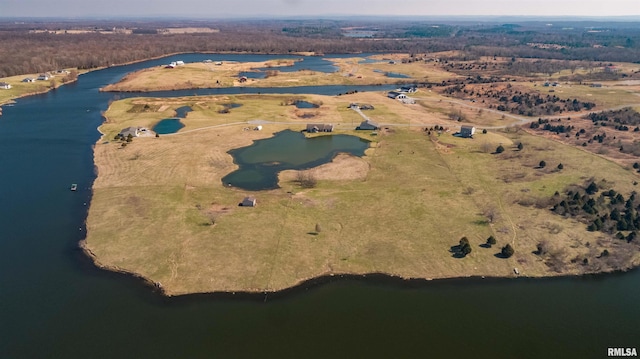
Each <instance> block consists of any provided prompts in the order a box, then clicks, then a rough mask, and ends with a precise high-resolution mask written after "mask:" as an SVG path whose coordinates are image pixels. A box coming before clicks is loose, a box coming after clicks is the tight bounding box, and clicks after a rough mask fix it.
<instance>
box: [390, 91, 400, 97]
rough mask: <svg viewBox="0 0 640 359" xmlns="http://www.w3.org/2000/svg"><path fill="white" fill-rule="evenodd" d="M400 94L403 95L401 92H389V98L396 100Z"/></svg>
mask: <svg viewBox="0 0 640 359" xmlns="http://www.w3.org/2000/svg"><path fill="white" fill-rule="evenodd" d="M400 94H401V92H398V91H389V92H387V97H388V98H393V99H395V98H397V97H398V96H400Z"/></svg>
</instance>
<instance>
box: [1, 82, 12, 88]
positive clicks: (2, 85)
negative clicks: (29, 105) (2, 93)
mask: <svg viewBox="0 0 640 359" xmlns="http://www.w3.org/2000/svg"><path fill="white" fill-rule="evenodd" d="M10 88H11V85H10V84H8V83H6V82H0V89H5V90H8V89H10Z"/></svg>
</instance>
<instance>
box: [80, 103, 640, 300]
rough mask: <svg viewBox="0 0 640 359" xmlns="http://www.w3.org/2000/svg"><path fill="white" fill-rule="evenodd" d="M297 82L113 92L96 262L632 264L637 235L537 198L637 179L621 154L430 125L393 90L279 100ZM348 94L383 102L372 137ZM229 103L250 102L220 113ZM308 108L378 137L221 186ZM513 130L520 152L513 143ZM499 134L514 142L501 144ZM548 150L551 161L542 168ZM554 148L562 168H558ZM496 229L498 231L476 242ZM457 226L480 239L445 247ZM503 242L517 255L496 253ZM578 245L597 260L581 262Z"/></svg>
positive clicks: (211, 269)
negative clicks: (541, 248)
mask: <svg viewBox="0 0 640 359" xmlns="http://www.w3.org/2000/svg"><path fill="white" fill-rule="evenodd" d="M423 96H425V97H428V96H431V95H428V94H423ZM291 97H296V96H293V95H290V96H288V95H273V96H268V95H243V96H215V97H214V96H211V97H187V98H177V99H143V98H138V99H127V100H122V101H117V102H114V103H113V104H112V105H111V107H110V109H109V110H108V111H107V113H106V117H107V119H108V120H107V121H106V123H105V124H104V125H103V126H101V128H100V130H101V132H102V133H104V136H103V138H102V139H101V140H100V141H99V142H98V143H97V144H96V146H95V153H94V156H95V163H96V166H97V171H98V177H97V179H96V181H95V184H94V194H93V199H92V203H91V208H90V210H89V217H88V219H87V230H88V233H87V239H86V243H85V247H86V248H87V250H88V251H90V252H91V253H93V254H94V255H95V260H96V262H97V263H98V264H99V265H101V266H104V267H107V268H110V269H116V270H121V271H125V272H132V273H136V274H139V275H141V276H143V277H144V278H147V279H149V280H150V281H153V282H156V283H160V285H161V286H162V288H163V289H164V290H165V292H166V293H167V294H168V295H180V294H185V293H194V292H213V291H276V290H280V289H284V288H288V287H291V286H294V285H296V284H297V283H299V282H301V281H304V280H307V279H310V278H314V277H317V276H321V275H331V274H342V273H354V274H365V273H372V272H382V273H388V274H391V275H394V276H399V277H403V278H428V279H435V278H450V277H466V276H501V277H506V276H513V275H514V268H518V271H519V273H520V274H521V275H524V276H532V277H539V276H550V275H560V274H581V273H585V272H598V271H607V270H611V269H614V268H618V267H616V266H618V265H621V266H622V267H626V266H629V265H632V264H635V265H637V264H638V260H639V259H640V254H639V253H640V252H638V248H637V245H633V244H631V245H626V244H625V243H624V241H619V240H613V239H611V238H609V237H608V236H607V235H604V234H602V233H600V232H587V231H586V225H585V224H584V223H581V222H579V221H577V220H574V219H567V218H564V217H560V216H556V215H554V214H552V213H551V212H550V211H549V210H548V209H547V208H544V205H541V204H543V202H544V200H545V199H548V198H549V197H550V196H552V195H553V194H554V192H555V191H562V190H563V189H564V188H565V187H566V186H567V185H569V184H576V183H577V184H581V183H583V182H584V181H585V180H586V179H588V178H590V177H595V178H598V179H607V181H609V182H608V183H610V184H611V185H612V186H615V188H616V189H617V190H618V191H620V192H622V193H625V194H628V193H630V192H631V191H632V190H634V189H635V187H634V185H633V183H634V181H635V180H637V176H636V174H635V173H633V172H632V171H629V170H626V169H624V168H623V167H621V166H619V165H618V164H616V163H613V162H611V161H608V160H606V159H603V158H601V157H598V156H594V155H592V154H590V153H587V152H585V151H581V150H579V149H576V148H574V147H571V146H567V145H564V144H561V143H558V142H555V141H551V140H549V139H545V138H542V137H535V136H532V135H530V134H527V133H526V132H524V131H520V130H517V129H509V131H489V133H487V134H481V133H480V134H477V135H476V136H475V138H473V139H463V138H456V137H453V136H452V135H451V132H453V131H451V132H444V133H441V134H437V133H435V132H434V133H432V134H431V136H428V135H427V134H426V132H425V131H423V126H427V125H432V124H443V125H447V124H452V123H455V124H456V126H457V125H458V124H459V123H458V122H452V121H451V120H448V119H446V118H443V115H442V114H438V113H437V112H433V111H431V110H430V109H429V108H426V107H425V106H421V105H419V104H415V105H404V104H401V103H400V102H397V101H394V100H391V99H388V98H386V96H385V94H384V93H358V94H353V95H346V96H335V97H329V96H311V95H308V96H299V95H297V97H300V98H304V99H306V100H308V101H312V102H315V103H318V104H320V107H319V108H317V109H306V110H304V111H306V112H309V113H311V114H313V117H312V118H311V119H308V118H307V119H304V118H302V117H300V116H301V113H300V111H301V110H299V109H296V108H295V107H294V106H290V105H289V106H287V105H283V104H284V103H286V102H287V101H288V100H290V99H291ZM351 102H357V103H368V104H372V105H374V106H375V109H374V110H371V111H365V113H366V114H367V115H368V116H370V117H371V118H372V119H374V120H376V121H379V122H380V123H383V124H385V125H384V127H386V128H388V129H386V130H382V131H379V132H378V134H377V136H371V134H370V131H353V128H354V125H357V124H358V123H359V122H360V121H361V120H362V119H361V117H360V116H359V115H358V114H357V113H355V112H354V111H352V110H350V109H348V108H347V107H348V105H349V103H351ZM225 103H241V104H242V106H241V107H238V108H234V109H231V110H230V112H229V113H224V114H221V113H219V110H220V109H222V108H223V106H222V105H223V104H225ZM435 104H436V105H437V104H438V103H437V102H435ZM145 105H148V107H146V108H145ZM183 105H190V106H192V108H193V110H194V111H193V112H190V113H189V114H188V116H187V117H186V118H185V119H184V120H183V122H184V123H185V127H184V128H183V129H182V130H181V131H180V132H179V133H178V134H175V135H163V136H160V137H159V138H154V137H149V138H135V139H134V140H133V141H132V142H131V143H129V144H128V145H127V146H126V147H122V146H121V144H120V143H119V142H117V141H112V138H113V136H114V135H115V134H116V133H117V132H118V131H119V130H120V129H122V128H124V127H128V126H146V127H151V126H153V124H154V123H155V122H157V121H158V120H160V119H162V118H166V117H171V116H173V113H174V110H175V109H176V108H177V107H180V106H183ZM443 107H444V109H443V111H444V112H446V111H448V110H447V109H446V106H443ZM469 117H470V120H473V118H472V117H473V116H472V113H469ZM257 119H260V120H264V121H270V123H265V124H264V129H263V131H246V130H245V128H247V127H251V125H247V121H252V120H257ZM486 121H489V120H486ZM491 121H498V120H491ZM307 122H331V123H334V124H336V125H337V128H338V130H337V131H336V132H338V133H345V134H356V135H358V136H364V137H366V138H368V139H370V140H371V141H372V143H371V146H370V147H371V148H370V149H368V150H367V152H366V156H364V157H363V158H353V157H350V156H344V155H342V156H338V157H336V159H334V162H332V163H330V164H325V165H322V166H319V167H317V168H314V169H309V170H308V171H309V172H311V173H313V174H314V175H315V176H316V177H317V180H318V184H317V186H316V187H315V188H302V187H300V186H299V184H298V183H297V182H296V180H295V178H296V172H295V171H286V172H283V173H281V176H280V188H279V189H275V190H269V191H259V192H247V191H243V190H240V189H235V188H228V187H224V186H223V185H222V182H221V178H222V177H224V176H225V175H226V174H228V173H230V172H231V171H233V170H235V169H236V168H237V167H236V165H235V164H234V163H233V159H232V157H231V156H230V155H229V154H228V153H227V151H229V150H231V149H234V148H238V147H242V146H248V145H250V144H251V143H252V141H255V140H259V139H262V138H267V137H270V136H272V134H273V133H275V132H278V131H281V130H284V129H294V130H300V129H302V128H303V127H304V124H305V123H307ZM451 127H453V126H451ZM356 132H357V133H356ZM518 142H522V143H523V144H524V148H523V150H522V151H517V150H516V148H515V144H516V143H518ZM500 144H501V145H503V146H504V147H505V148H506V151H505V152H503V153H501V154H492V153H491V152H492V151H493V150H494V149H495V148H496V147H497V146H498V145H500ZM541 160H545V161H546V162H547V163H548V164H549V166H548V167H547V168H545V169H538V168H536V165H537V163H539V161H541ZM558 163H563V165H564V169H563V170H561V171H557V170H553V169H554V168H555V167H556V165H557V164H558ZM247 195H252V196H255V197H256V198H257V199H258V206H257V207H255V208H245V207H238V202H240V201H241V200H242V198H243V197H244V196H247ZM536 205H538V206H540V208H539V207H537V206H536ZM212 218H214V219H215V224H212V221H211V219H212ZM316 225H319V226H320V227H321V228H322V230H321V231H320V232H319V233H317V232H316ZM490 235H493V236H495V237H496V239H497V245H495V246H493V247H492V248H483V247H481V246H480V245H481V244H482V243H484V242H485V240H486V238H487V237H488V236H490ZM463 236H466V237H467V238H468V239H469V241H470V243H471V246H472V252H471V254H469V255H468V256H467V257H465V258H455V257H454V256H453V255H452V253H451V252H450V249H451V247H452V246H454V245H456V244H458V241H459V240H460V238H461V237H463ZM542 240H547V241H549V242H550V243H551V248H552V250H551V251H550V252H549V253H550V254H548V255H546V256H538V255H536V254H534V253H533V252H534V251H535V249H536V245H537V244H538V243H539V242H540V241H542ZM507 243H509V244H511V245H513V246H514V248H515V255H514V256H513V257H511V258H509V259H503V258H498V257H496V254H497V253H498V252H499V248H500V247H502V246H504V245H505V244H507ZM603 249H608V250H609V251H610V252H611V253H612V255H611V256H610V257H611V258H618V257H619V256H621V255H622V254H624V253H631V256H629V257H624V261H622V262H623V263H622V264H621V263H612V262H611V260H610V259H607V258H598V257H597V256H598V254H599V253H600V252H601V251H602V250H603ZM584 258H588V259H589V263H590V265H589V266H584V265H581V264H580V261H581V260H582V259H584Z"/></svg>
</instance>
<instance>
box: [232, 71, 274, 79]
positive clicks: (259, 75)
mask: <svg viewBox="0 0 640 359" xmlns="http://www.w3.org/2000/svg"><path fill="white" fill-rule="evenodd" d="M238 76H239V77H242V76H244V77H246V78H248V79H263V78H265V77H267V73H266V72H262V71H242V72H240V73H239V74H238Z"/></svg>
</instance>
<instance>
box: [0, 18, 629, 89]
mask: <svg viewBox="0 0 640 359" xmlns="http://www.w3.org/2000/svg"><path fill="white" fill-rule="evenodd" d="M623 25H624V24H622V25H620V28H619V29H618V28H608V29H607V31H603V32H601V33H591V32H588V31H586V28H585V27H584V26H585V25H584V24H581V26H582V27H581V28H580V29H579V30H572V31H564V30H560V29H559V28H554V29H548V27H546V26H542V25H541V26H537V27H536V26H533V27H532V26H530V25H528V27H522V26H519V25H508V26H507V25H495V24H493V25H490V24H488V25H470V24H456V25H443V24H437V23H436V24H433V23H429V22H416V21H413V22H403V21H387V22H384V21H383V22H374V21H368V22H367V21H346V20H344V21H330V20H300V21H285V20H273V21H271V20H256V21H251V22H248V21H240V20H238V21H218V22H205V23H202V22H189V21H169V20H167V21H165V22H161V21H155V22H148V23H145V22H105V21H101V22H97V23H96V25H95V26H94V27H95V28H105V29H108V28H111V27H127V28H130V29H133V30H134V34H133V35H126V34H109V35H105V34H99V33H85V34H65V35H54V34H47V33H29V29H32V28H39V29H41V28H47V29H67V28H69V29H71V28H78V27H82V28H87V26H90V25H89V23H88V22H86V21H85V22H80V23H70V22H61V23H50V22H49V23H46V22H43V23H33V24H14V23H13V22H4V23H0V53H2V54H4V55H5V56H3V61H2V62H1V63H0V77H4V76H9V75H17V74H22V73H33V72H42V71H49V70H55V69H59V68H64V67H80V68H94V67H98V66H108V65H111V64H122V63H126V62H130V61H137V60H144V59H147V58H150V57H157V56H162V55H167V54H171V53H176V52H249V53H269V54H287V53H291V52H310V51H313V52H316V53H357V52H405V53H430V52H438V51H448V50H458V51H460V53H459V55H457V56H459V57H461V58H464V59H467V60H472V59H477V58H479V57H480V56H500V57H509V58H511V57H513V58H534V59H556V60H584V61H602V62H613V61H620V62H637V61H639V59H640V29H638V28H637V27H625V26H623ZM180 26H200V27H202V26H209V27H211V28H216V29H219V30H220V32H219V33H213V34H180V35H178V34H176V35H161V34H156V29H158V28H170V27H180ZM349 27H351V28H360V27H366V28H375V29H378V30H377V32H376V38H374V39H358V38H350V37H347V36H343V29H345V28H349ZM531 43H552V44H556V45H559V46H560V47H551V48H540V47H536V46H531ZM508 66H510V68H509V69H505V70H506V71H509V72H510V73H514V72H515V73H525V72H528V73H531V72H534V71H542V72H543V73H544V72H549V71H553V70H557V69H559V68H560V67H562V66H560V65H558V64H553V63H550V62H540V63H533V64H529V63H519V62H514V63H513V64H511V65H508Z"/></svg>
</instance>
